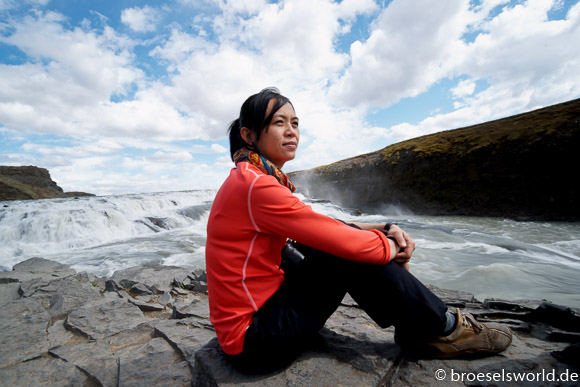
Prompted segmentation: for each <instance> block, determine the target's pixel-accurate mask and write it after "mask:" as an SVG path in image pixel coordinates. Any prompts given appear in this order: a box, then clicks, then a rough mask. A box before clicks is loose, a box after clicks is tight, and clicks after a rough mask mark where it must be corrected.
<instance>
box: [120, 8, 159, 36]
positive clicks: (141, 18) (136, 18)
mask: <svg viewBox="0 0 580 387" xmlns="http://www.w3.org/2000/svg"><path fill="white" fill-rule="evenodd" d="M158 18H159V10H158V9H155V8H153V7H150V6H148V5H146V6H144V7H141V8H139V7H133V8H126V9H124V10H123V11H122V12H121V21H122V22H123V23H124V24H126V25H127V26H128V27H129V28H131V29H132V30H133V31H135V32H152V31H155V29H156V28H157V27H156V23H157V20H158Z"/></svg>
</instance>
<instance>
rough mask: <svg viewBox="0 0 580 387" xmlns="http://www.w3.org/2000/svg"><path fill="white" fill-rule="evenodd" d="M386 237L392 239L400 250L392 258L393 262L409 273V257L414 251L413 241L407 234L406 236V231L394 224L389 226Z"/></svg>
mask: <svg viewBox="0 0 580 387" xmlns="http://www.w3.org/2000/svg"><path fill="white" fill-rule="evenodd" d="M387 235H389V236H392V237H394V238H395V240H396V241H397V243H398V245H399V246H400V247H401V250H402V251H399V252H398V253H397V254H396V255H395V257H394V258H393V259H394V261H395V262H396V263H398V264H399V265H401V266H403V268H404V269H406V270H407V271H409V261H410V260H411V256H412V255H413V252H414V251H415V241H413V239H412V238H411V237H410V236H409V234H407V232H406V231H404V230H402V229H401V228H400V227H399V226H397V225H395V224H393V225H391V228H389V231H388V232H387Z"/></svg>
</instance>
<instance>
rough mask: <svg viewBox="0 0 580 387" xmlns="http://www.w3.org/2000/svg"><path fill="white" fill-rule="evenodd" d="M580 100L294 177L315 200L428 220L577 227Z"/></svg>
mask: <svg viewBox="0 0 580 387" xmlns="http://www.w3.org/2000/svg"><path fill="white" fill-rule="evenodd" d="M579 146H580V99H578V100H573V101H570V102H566V103H562V104H558V105H554V106H550V107H547V108H544V109H539V110H535V111H532V112H528V113H523V114H519V115H516V116H512V117H508V118H504V119H500V120H495V121H491V122H487V123H483V124H479V125H474V126H470V127H466V128H461V129H455V130H449V131H445V132H440V133H435V134H431V135H427V136H422V137H418V138H414V139H410V140H407V141H403V142H400V143H397V144H393V145H390V146H388V147H386V148H384V149H382V150H380V151H376V152H372V153H369V154H366V155H361V156H357V157H353V158H350V159H347V160H342V161H339V162H336V163H333V164H330V165H327V166H322V167H318V168H315V169H314V170H311V171H308V172H298V173H295V174H293V178H294V179H295V180H296V183H298V184H306V185H308V186H309V188H310V189H309V192H310V193H311V194H313V195H314V196H316V197H322V198H330V199H332V200H334V201H337V202H339V203H340V204H343V205H347V206H351V207H357V208H359V207H365V206H377V205H381V204H396V205H402V206H405V207H408V208H410V209H411V210H412V211H415V212H419V213H430V214H464V215H490V216H511V217H516V218H518V217H519V218H525V217H528V218H565V219H580V203H579V202H578V201H579V199H578V198H579V197H580V192H578V189H577V188H575V185H576V183H575V181H576V178H574V177H573V173H571V171H573V170H575V167H577V166H578V165H580V156H579V152H578V149H579V148H578V147H579Z"/></svg>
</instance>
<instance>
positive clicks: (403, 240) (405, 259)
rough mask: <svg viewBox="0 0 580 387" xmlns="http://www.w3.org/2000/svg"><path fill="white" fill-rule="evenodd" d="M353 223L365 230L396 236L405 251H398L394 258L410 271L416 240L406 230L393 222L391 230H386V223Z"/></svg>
mask: <svg viewBox="0 0 580 387" xmlns="http://www.w3.org/2000/svg"><path fill="white" fill-rule="evenodd" d="M353 223H354V224H355V225H357V226H358V227H359V228H361V229H363V230H379V231H382V232H384V233H385V234H387V235H390V236H392V237H393V238H395V240H396V241H397V244H398V245H399V246H400V247H401V248H402V249H403V251H401V252H398V253H397V254H396V255H395V256H394V258H393V260H394V261H395V262H396V263H398V264H399V265H401V266H403V268H405V269H406V270H407V271H409V261H410V260H411V256H412V255H413V252H414V251H415V241H413V239H412V238H411V237H410V236H409V234H407V232H406V231H404V230H402V229H401V228H400V227H399V226H397V225H396V224H392V225H391V227H390V228H389V231H388V232H386V231H385V230H384V226H385V225H384V224H369V223H355V222H353Z"/></svg>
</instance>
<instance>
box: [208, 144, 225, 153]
mask: <svg viewBox="0 0 580 387" xmlns="http://www.w3.org/2000/svg"><path fill="white" fill-rule="evenodd" d="M211 150H212V151H213V152H214V153H227V152H228V149H227V148H226V147H224V146H222V145H220V144H211Z"/></svg>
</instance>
